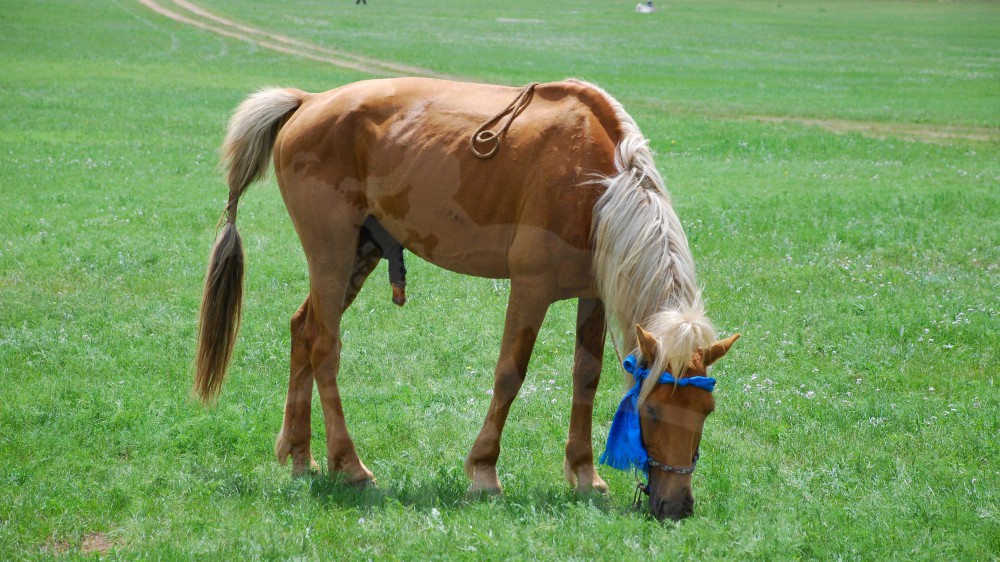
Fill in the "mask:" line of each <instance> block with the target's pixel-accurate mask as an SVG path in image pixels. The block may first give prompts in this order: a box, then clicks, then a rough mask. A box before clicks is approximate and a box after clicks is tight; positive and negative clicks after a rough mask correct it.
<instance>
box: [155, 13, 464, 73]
mask: <svg viewBox="0 0 1000 562" xmlns="http://www.w3.org/2000/svg"><path fill="white" fill-rule="evenodd" d="M136 1H137V2H139V3H140V4H142V5H143V6H146V7H147V8H149V9H150V10H153V11H154V12H156V13H158V14H160V15H161V16H164V17H166V18H169V19H172V20H174V21H176V22H179V23H183V24H185V25H190V26H192V27H196V28H198V29H201V30H203V31H208V32H210V33H215V34H217V35H221V36H223V37H229V38H231V39H238V40H240V41H247V42H250V43H253V44H255V45H257V46H259V47H263V48H265V49H270V50H272V51H277V52H279V53H284V54H288V55H293V56H297V57H302V58H306V59H309V60H314V61H317V62H322V63H327V64H331V65H334V66H338V67H340V68H345V69H348V70H356V71H358V72H363V73H365V74H374V75H376V76H425V77H428V78H453V77H452V76H448V75H446V74H443V73H439V72H435V71H433V70H430V69H427V68H421V67H419V66H410V65H405V64H398V63H394V62H391V61H384V60H379V59H375V58H371V57H366V56H363V55H357V54H354V53H348V52H346V51H340V50H337V49H330V48H327V47H323V46H320V45H314V44H312V43H309V42H306V41H301V40H299V39H294V38H292V37H288V36H286V35H280V34H277V33H272V32H270V31H268V30H265V29H260V28H258V27H253V26H250V25H246V24H242V23H238V22H235V21H232V20H229V19H226V18H224V17H222V16H218V15H216V14H213V13H212V12H209V11H208V10H205V9H204V8H202V7H200V6H198V5H196V4H193V3H191V2H188V1H187V0H170V1H169V3H168V1H166V0H136Z"/></svg>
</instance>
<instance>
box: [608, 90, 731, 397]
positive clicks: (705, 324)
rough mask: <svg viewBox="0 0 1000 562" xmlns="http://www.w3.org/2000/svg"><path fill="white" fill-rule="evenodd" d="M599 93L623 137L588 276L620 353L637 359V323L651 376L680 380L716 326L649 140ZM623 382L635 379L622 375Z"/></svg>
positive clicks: (648, 385) (652, 381)
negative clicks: (652, 350)
mask: <svg viewBox="0 0 1000 562" xmlns="http://www.w3.org/2000/svg"><path fill="white" fill-rule="evenodd" d="M590 86H592V87H593V88H595V89H596V90H598V91H599V92H601V93H602V94H603V95H604V96H605V98H606V99H607V100H608V102H609V103H610V104H611V106H612V107H613V108H614V111H615V115H616V117H617V118H618V120H619V123H620V127H621V131H622V136H621V140H620V141H619V143H618V147H617V149H616V152H615V170H616V173H615V175H613V176H609V177H605V178H601V179H600V180H599V181H600V183H602V184H604V185H605V186H606V188H607V189H606V190H605V192H604V194H603V195H601V197H600V198H599V199H598V201H597V204H596V205H595V207H594V223H593V228H592V234H593V238H594V275H595V279H596V283H597V289H598V292H599V293H600V296H601V300H603V301H604V305H605V309H606V310H607V315H608V323H609V327H610V329H611V331H612V334H613V335H617V336H618V337H619V341H621V342H622V345H623V346H624V351H625V352H631V353H636V354H637V355H638V354H639V351H638V344H637V339H636V334H635V325H636V324H639V325H641V326H643V328H644V329H646V330H647V331H648V332H650V333H651V334H653V335H654V336H655V337H656V338H657V340H658V342H659V351H658V353H657V354H656V358H655V360H654V361H653V364H652V365H647V367H648V368H649V369H650V370H651V371H652V372H654V373H661V372H664V371H670V372H671V373H673V374H674V375H676V376H678V377H679V376H682V375H683V374H684V371H685V370H686V369H687V365H688V361H689V360H690V359H691V356H692V354H693V353H694V352H695V350H697V349H698V348H702V347H705V346H707V345H710V344H711V343H712V342H713V341H714V339H715V328H714V327H713V326H712V323H711V321H709V319H708V318H707V317H706V316H705V306H704V303H703V301H702V298H701V292H700V291H699V290H698V286H697V282H696V279H695V267H694V259H693V258H692V256H691V250H690V249H688V242H687V237H686V236H685V235H684V228H683V227H682V226H681V222H680V219H679V218H678V217H677V213H676V212H674V209H673V207H672V206H671V204H670V197H669V195H668V194H667V190H666V187H665V186H664V182H663V177H662V176H661V175H660V172H659V171H658V170H657V169H656V164H655V163H654V162H653V152H652V150H650V148H649V141H648V140H647V139H646V138H645V137H644V136H643V135H642V132H641V131H640V130H639V126H638V125H637V124H636V122H635V120H634V119H632V117H631V116H630V115H629V114H628V113H626V112H625V109H624V108H623V107H622V106H621V104H620V103H618V101H617V100H615V99H614V98H612V97H611V96H610V95H609V94H608V93H607V92H605V91H604V90H601V89H600V88H598V87H597V86H593V85H590ZM626 384H627V385H631V384H633V381H632V380H631V376H630V375H626ZM655 385H656V377H650V378H649V379H647V381H646V383H645V384H644V385H643V388H642V389H641V392H640V395H639V401H640V403H642V401H644V400H645V399H646V397H647V396H648V395H649V393H650V392H651V391H652V389H653V387H654V386H655Z"/></svg>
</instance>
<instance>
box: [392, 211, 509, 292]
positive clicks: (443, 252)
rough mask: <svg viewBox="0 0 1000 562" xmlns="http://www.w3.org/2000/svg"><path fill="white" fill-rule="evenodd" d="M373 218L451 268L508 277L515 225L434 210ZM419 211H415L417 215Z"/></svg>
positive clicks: (411, 247) (416, 251) (413, 249)
mask: <svg viewBox="0 0 1000 562" xmlns="http://www.w3.org/2000/svg"><path fill="white" fill-rule="evenodd" d="M379 214H380V213H376V218H377V219H378V220H379V222H380V223H382V226H383V227H385V229H386V230H388V231H389V233H391V234H392V235H393V236H394V237H395V238H396V239H397V240H399V241H400V242H401V243H402V244H403V246H405V247H406V249H407V250H409V251H411V252H413V253H414V254H416V255H418V256H420V257H421V258H422V259H424V260H426V261H429V262H431V263H433V264H434V265H436V266H438V267H443V268H445V269H449V270H451V271H455V272H458V273H463V274H466V275H475V276H478V277H491V278H507V277H510V268H509V264H508V253H509V250H510V241H511V240H512V239H513V237H514V232H515V228H516V227H515V226H514V225H485V226H480V225H476V224H474V223H471V222H468V221H461V220H456V218H455V217H451V218H449V217H448V216H446V215H444V216H438V215H435V214H433V213H431V214H424V215H423V216H422V217H418V216H411V217H408V219H409V220H407V218H393V217H391V216H388V215H382V216H378V215H379ZM417 214H419V213H414V215H417Z"/></svg>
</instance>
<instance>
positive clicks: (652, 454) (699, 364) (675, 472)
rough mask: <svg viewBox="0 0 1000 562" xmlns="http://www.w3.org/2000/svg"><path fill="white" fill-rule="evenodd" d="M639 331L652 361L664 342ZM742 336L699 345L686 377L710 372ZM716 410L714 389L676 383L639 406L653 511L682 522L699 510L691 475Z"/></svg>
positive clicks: (659, 516)
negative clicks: (711, 417) (713, 365)
mask: <svg viewBox="0 0 1000 562" xmlns="http://www.w3.org/2000/svg"><path fill="white" fill-rule="evenodd" d="M636 332H637V335H638V340H639V350H640V352H641V353H642V357H643V359H644V360H645V362H646V363H647V364H648V365H652V364H653V362H654V361H655V359H656V357H657V354H659V353H660V344H659V342H658V341H657V339H656V337H655V336H653V335H652V334H650V333H649V332H646V331H645V330H643V329H642V328H641V327H640V326H636ZM739 337H740V335H739V334H733V335H732V336H729V337H728V338H726V339H724V340H721V341H718V342H715V343H713V344H712V345H710V346H708V347H707V348H704V349H697V350H696V351H695V352H694V353H693V354H692V356H691V360H690V361H689V362H688V365H687V369H686V370H685V371H684V374H683V375H682V378H690V377H705V376H707V370H708V367H709V366H710V365H712V363H715V362H716V361H718V360H719V359H720V358H722V356H723V355H725V354H726V352H727V351H729V348H730V347H731V346H732V345H733V342H735V341H736V340H737V339H738V338H739ZM654 376H655V375H654ZM714 409H715V398H714V397H713V396H712V392H711V391H710V390H705V389H704V388H700V387H698V386H693V385H689V386H680V385H675V384H671V383H660V384H657V385H656V386H655V387H654V388H653V390H652V391H651V392H650V393H649V395H648V397H647V398H646V400H645V401H644V402H643V403H642V404H641V405H640V406H639V423H640V426H641V429H642V441H643V444H644V445H645V447H646V451H647V452H648V454H649V467H648V468H649V510H650V512H651V513H652V514H653V516H654V517H656V518H657V519H660V520H663V519H665V518H668V517H669V518H670V519H673V520H675V521H677V520H680V519H683V518H685V517H687V516H689V515H691V514H692V513H693V512H694V496H693V495H692V494H691V476H692V473H693V472H694V468H695V464H696V462H697V459H698V446H699V445H700V443H701V432H702V429H703V427H704V425H705V419H706V418H707V417H708V415H709V414H711V413H712V411H713V410H714Z"/></svg>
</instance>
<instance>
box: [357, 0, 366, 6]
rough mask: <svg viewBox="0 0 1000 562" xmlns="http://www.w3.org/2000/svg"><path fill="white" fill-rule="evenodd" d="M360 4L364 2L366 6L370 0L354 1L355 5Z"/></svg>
mask: <svg viewBox="0 0 1000 562" xmlns="http://www.w3.org/2000/svg"><path fill="white" fill-rule="evenodd" d="M358 4H364V5H365V6H367V5H368V0H357V2H355V3H354V5H355V6H357V5H358Z"/></svg>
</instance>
